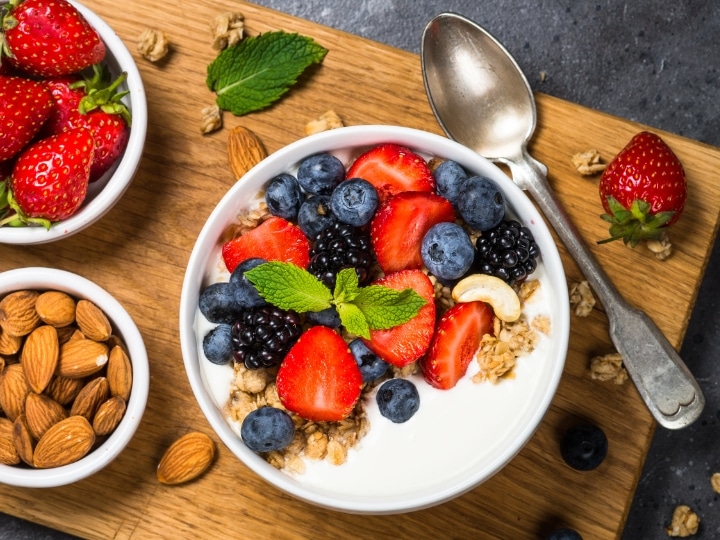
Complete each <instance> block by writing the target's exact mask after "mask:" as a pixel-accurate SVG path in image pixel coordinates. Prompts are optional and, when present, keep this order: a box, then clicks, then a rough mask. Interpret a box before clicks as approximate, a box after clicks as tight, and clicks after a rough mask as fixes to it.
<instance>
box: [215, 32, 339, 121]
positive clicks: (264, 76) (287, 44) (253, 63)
mask: <svg viewBox="0 0 720 540" xmlns="http://www.w3.org/2000/svg"><path fill="white" fill-rule="evenodd" d="M327 52H328V51H327V49H325V48H324V47H322V46H320V45H318V44H317V43H316V42H315V41H313V40H312V39H311V38H309V37H305V36H301V35H299V34H296V33H295V34H291V33H287V32H283V31H277V32H268V33H265V34H260V35H259V36H254V37H248V38H245V39H244V40H242V41H240V42H239V43H238V44H236V45H233V46H232V47H228V48H227V49H225V50H223V51H222V52H221V53H220V54H219V55H218V56H217V58H216V59H215V60H214V61H213V62H212V63H211V64H210V65H209V66H208V68H207V79H206V83H207V86H208V88H210V90H212V91H213V92H215V93H216V94H217V100H216V103H217V105H218V107H220V108H221V109H223V110H226V111H230V112H232V113H233V114H235V115H237V116H242V115H244V114H247V113H250V112H253V111H257V110H260V109H263V108H265V107H267V106H269V105H271V104H272V103H274V102H275V101H277V100H278V99H280V97H281V96H282V95H283V94H285V93H286V92H287V91H288V90H289V89H290V87H291V86H292V85H294V84H295V83H296V82H297V80H298V77H299V76H300V75H301V74H302V73H303V72H304V71H305V70H306V69H307V68H308V67H309V66H310V65H312V64H316V63H320V62H322V60H323V58H325V55H326V54H327Z"/></svg>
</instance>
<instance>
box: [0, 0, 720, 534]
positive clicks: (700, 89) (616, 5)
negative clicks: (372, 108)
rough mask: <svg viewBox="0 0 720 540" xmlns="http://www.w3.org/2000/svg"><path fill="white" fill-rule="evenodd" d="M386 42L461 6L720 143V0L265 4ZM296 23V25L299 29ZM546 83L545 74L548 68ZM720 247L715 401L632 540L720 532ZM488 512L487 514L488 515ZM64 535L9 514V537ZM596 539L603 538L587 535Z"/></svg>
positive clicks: (707, 283)
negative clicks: (687, 516)
mask: <svg viewBox="0 0 720 540" xmlns="http://www.w3.org/2000/svg"><path fill="white" fill-rule="evenodd" d="M255 3H256V4H260V5H263V6H267V7H271V8H273V9H277V10H279V11H283V12H286V13H290V14H293V15H296V16H299V17H302V18H306V19H310V20H313V21H316V22H318V23H321V24H324V25H327V26H331V27H334V28H338V29H341V30H344V31H347V32H350V33H353V34H357V35H360V36H363V37H366V38H369V39H372V40H375V41H379V42H383V43H387V44H389V45H392V46H395V47H398V48H402V49H405V50H408V51H412V52H415V53H418V52H419V48H420V36H421V34H422V30H423V28H424V26H425V24H426V23H427V22H428V21H429V20H430V19H431V18H432V17H433V16H434V15H435V14H437V13H439V12H441V11H455V12H457V13H460V14H462V15H465V16H467V17H470V18H471V19H473V20H475V21H476V22H477V23H479V24H480V25H482V26H484V27H485V28H486V29H487V30H489V31H490V32H491V33H492V34H493V35H494V36H495V37H496V38H497V39H499V40H500V41H501V42H502V43H503V44H504V45H505V47H506V48H507V49H508V50H509V51H510V52H511V53H512V54H513V55H514V56H515V58H516V60H517V61H518V63H519V64H520V66H521V68H522V69H523V71H524V72H525V74H526V76H527V78H528V80H529V81H530V84H531V85H532V87H533V89H534V90H535V91H538V92H543V93H546V94H550V95H553V96H556V97H558V98H562V99H565V100H568V101H572V102H575V103H579V104H581V105H585V106H587V107H591V108H593V109H598V110H601V111H604V112H607V113H610V114H613V115H617V116H621V117H623V118H627V119H630V120H634V121H637V122H641V123H643V124H646V125H648V126H651V127H656V128H659V129H663V130H667V131H670V132H673V133H676V134H679V135H684V136H686V137H689V138H692V139H696V140H699V141H702V142H704V143H708V144H711V145H714V146H720V130H719V129H718V121H719V120H720V118H719V117H720V73H719V72H718V69H719V68H720V60H719V58H720V2H716V1H713V0H688V1H680V2H678V1H677V0H657V1H650V0H637V1H635V2H613V1H607V0H603V1H594V2H587V1H583V0H554V1H551V0H482V1H480V0H478V1H476V0H445V1H442V2H433V1H430V0H325V1H322V0H256V1H255ZM287 30H290V29H287ZM541 72H542V73H545V74H546V78H545V80H544V81H541V76H540V74H541ZM718 269H720V251H718V250H717V249H716V250H714V252H713V255H712V259H711V261H710V265H709V267H708V269H707V273H706V277H705V280H704V282H703V284H702V288H701V290H700V294H699V297H698V302H697V305H696V307H695V309H694V312H693V316H692V319H691V321H690V326H689V329H688V332H687V335H686V339H685V342H684V344H683V347H682V356H683V358H684V359H685V361H686V363H687V364H688V365H689V366H690V367H691V369H692V371H693V372H694V373H695V375H696V377H697V378H698V381H699V382H700V384H701V386H702V387H703V390H704V392H705V396H706V399H707V406H706V409H705V412H704V414H703V416H702V417H701V418H700V420H698V421H697V422H696V423H695V424H694V425H693V426H691V427H689V428H686V429H684V430H681V431H677V432H670V431H666V430H663V429H662V428H658V431H657V433H656V436H655V439H654V441H653V445H652V447H651V449H650V453H649V455H648V458H647V462H646V465H645V468H644V470H643V472H642V477H641V480H640V485H639V487H638V490H637V493H636V497H635V502H634V504H633V506H632V508H631V510H630V515H629V518H628V521H627V526H626V528H625V534H624V536H623V539H624V540H637V539H655V538H657V539H667V538H668V536H667V535H666V533H665V531H664V527H665V526H666V525H667V524H669V522H670V518H671V516H672V512H673V509H674V508H675V506H676V505H677V504H680V503H683V504H689V505H690V506H691V507H692V508H693V509H694V510H695V511H697V512H698V514H699V515H700V519H701V525H700V531H699V532H698V534H697V536H696V537H695V538H698V539H713V538H720V512H719V511H718V506H719V505H718V496H717V495H716V494H715V493H714V492H713V491H712V489H711V488H710V484H709V477H710V475H711V474H712V473H713V472H716V471H720V451H718V446H719V445H718V441H719V440H720V425H718V420H719V417H720V393H719V392H718V382H719V381H720V370H719V369H718V368H716V366H715V363H716V357H717V353H716V351H717V350H718V345H720V313H719V312H718V301H717V298H718V292H719V290H718V289H719V288H720V287H719V285H720V283H719V280H718V278H717V275H718ZM478 519H479V520H481V519H482V516H481V515H480V514H478ZM170 536H172V535H170ZM31 538H32V539H64V538H70V537H68V536H67V535H64V534H60V533H55V532H54V531H50V530H47V529H44V528H42V527H39V526H36V525H34V524H29V523H26V522H24V521H21V520H17V519H15V518H12V517H9V516H4V515H2V514H0V540H4V539H31ZM585 540H592V539H585Z"/></svg>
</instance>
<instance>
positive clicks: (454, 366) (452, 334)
mask: <svg viewBox="0 0 720 540" xmlns="http://www.w3.org/2000/svg"><path fill="white" fill-rule="evenodd" d="M494 318H495V315H494V313H493V311H492V308H491V307H490V306H488V305H487V304H486V303H485V302H463V303H459V304H455V305H454V306H453V307H451V308H450V309H449V310H447V311H446V312H445V313H444V314H443V316H442V317H440V321H439V322H438V325H437V329H436V330H435V336H434V337H433V340H432V343H431V345H430V349H429V350H428V353H427V355H426V356H425V357H424V358H422V359H421V360H420V368H421V369H422V374H423V377H424V379H425V380H426V381H427V382H428V384H430V385H432V386H434V387H435V388H439V389H441V390H449V389H450V388H453V387H454V386H455V385H456V384H457V383H458V381H459V380H460V379H461V378H462V377H463V376H464V375H465V373H466V372H467V369H468V366H469V365H470V362H471V361H472V359H473V356H474V355H475V353H476V352H477V350H478V348H479V347H480V341H481V340H482V337H483V336H484V335H485V334H492V333H493V319H494Z"/></svg>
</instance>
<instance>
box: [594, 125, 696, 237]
mask: <svg viewBox="0 0 720 540" xmlns="http://www.w3.org/2000/svg"><path fill="white" fill-rule="evenodd" d="M686 197H687V182H686V179H685V170H684V169H683V166H682V164H681V163H680V161H679V160H678V158H677V156H676V155H675V154H674V153H673V151H672V150H671V149H670V148H669V147H668V145H667V144H665V142H664V141H663V140H662V139H661V138H660V137H658V136H657V135H655V134H654V133H649V132H647V131H643V132H640V133H638V134H637V135H635V136H634V137H633V138H632V139H631V140H630V142H629V143H628V144H627V146H625V148H623V149H622V150H620V153H618V155H617V156H615V158H613V160H612V161H611V162H610V163H609V164H608V166H607V168H606V169H605V171H604V172H603V175H602V178H601V179H600V198H601V200H602V204H603V208H605V212H607V213H606V214H603V215H602V216H601V217H602V218H603V219H604V220H605V221H607V222H608V223H610V238H608V239H607V240H603V241H601V243H604V242H610V241H612V240H618V239H622V240H623V241H624V242H625V243H626V244H630V245H631V246H633V247H634V246H636V245H637V243H638V242H639V241H640V240H644V239H657V238H659V236H660V234H661V233H662V231H663V230H664V229H667V227H669V226H670V225H672V224H673V223H675V222H676V221H677V220H678V218H679V217H680V214H682V211H683V208H684V206H685V199H686Z"/></svg>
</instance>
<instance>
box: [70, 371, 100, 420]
mask: <svg viewBox="0 0 720 540" xmlns="http://www.w3.org/2000/svg"><path fill="white" fill-rule="evenodd" d="M108 397H110V386H109V385H108V381H107V378H105V377H96V378H94V379H92V380H91V381H90V382H89V383H87V384H86V385H85V386H84V387H83V389H82V390H80V393H79V394H78V395H77V397H76V398H75V401H73V404H72V407H71V408H70V415H71V416H75V415H77V416H84V417H85V418H87V419H88V421H89V422H92V421H93V418H94V417H95V412H96V411H97V409H98V407H99V406H100V404H101V403H102V402H104V401H105V400H107V398H108Z"/></svg>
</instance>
